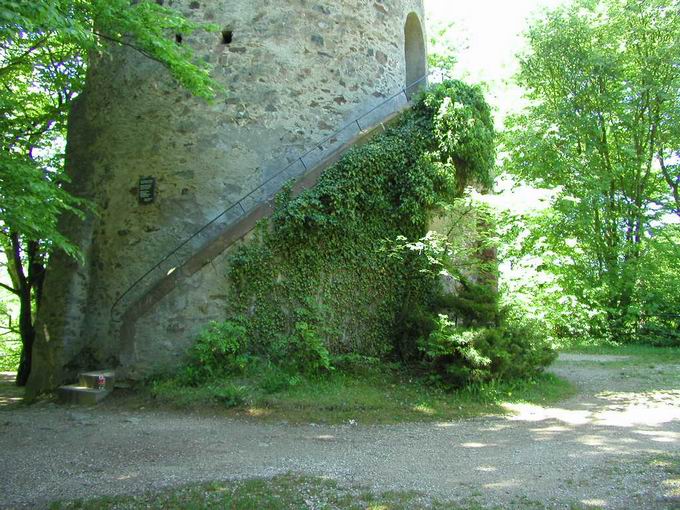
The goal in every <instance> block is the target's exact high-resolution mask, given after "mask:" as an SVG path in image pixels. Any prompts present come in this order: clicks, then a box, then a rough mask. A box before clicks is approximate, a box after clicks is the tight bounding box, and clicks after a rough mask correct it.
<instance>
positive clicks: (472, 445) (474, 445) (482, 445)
mask: <svg viewBox="0 0 680 510" xmlns="http://www.w3.org/2000/svg"><path fill="white" fill-rule="evenodd" d="M461 446H462V447H463V448H487V447H489V446H496V445H495V444H485V443H463V444H461Z"/></svg>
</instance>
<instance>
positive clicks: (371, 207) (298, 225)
mask: <svg viewBox="0 0 680 510" xmlns="http://www.w3.org/2000/svg"><path fill="white" fill-rule="evenodd" d="M494 160H495V149H494V131H493V122H492V119H491V114H490V110H489V107H488V105H487V103H486V102H485V100H484V98H483V95H482V93H481V91H480V89H479V88H478V87H473V86H469V85H466V84H464V83H462V82H460V81H448V82H445V83H443V84H441V85H438V86H436V87H434V88H433V89H431V90H429V91H428V92H426V93H425V94H423V95H422V96H421V97H420V98H419V99H418V100H417V102H416V104H415V106H414V108H413V109H412V110H411V111H409V112H407V113H405V114H403V115H402V117H401V118H400V119H399V121H398V122H397V123H396V124H394V125H393V126H392V127H390V128H389V129H388V130H387V131H386V132H385V133H384V134H382V135H381V136H379V137H377V138H375V139H373V140H372V141H370V142H369V143H367V144H366V145H363V146H361V147H357V148H355V149H353V150H352V151H350V152H349V153H348V154H347V155H346V156H345V157H344V158H343V159H342V160H341V161H340V162H339V163H338V164H336V165H335V166H333V167H332V168H330V169H328V170H326V172H325V173H324V174H323V176H322V177H321V179H320V181H319V183H318V184H317V185H316V186H315V187H314V188H312V189H310V190H307V191H305V192H303V193H302V194H301V195H299V196H298V197H296V198H294V199H291V198H290V197H289V194H288V193H287V191H286V190H284V191H283V192H282V193H281V194H280V196H279V198H278V204H277V211H276V212H275V214H274V215H273V216H272V217H271V218H270V219H269V220H267V221H266V222H265V223H263V224H262V225H260V227H259V229H258V231H257V233H256V235H255V236H254V238H253V239H252V240H251V241H250V242H249V243H247V244H244V245H243V246H242V247H240V248H239V250H238V251H237V252H236V253H235V254H234V255H233V257H232V260H231V264H230V274H229V278H230V282H231V284H230V287H231V288H230V299H229V303H230V308H231V309H230V314H231V315H232V316H233V317H235V318H236V317H238V318H239V320H241V321H243V324H244V325H245V327H246V329H247V331H248V337H249V338H250V342H252V345H251V349H252V350H253V351H255V352H261V353H265V352H270V351H271V349H272V348H273V347H274V348H275V347H276V345H277V344H279V343H285V342H289V341H290V339H291V337H294V336H295V335H296V334H300V330H301V327H302V328H303V329H304V331H309V330H312V331H313V333H314V335H315V336H318V337H319V338H322V339H323V340H324V342H325V343H326V347H327V348H328V349H329V350H330V351H331V352H332V353H334V354H342V353H360V354H365V355H373V356H381V355H384V354H386V353H388V352H393V351H395V350H398V348H399V346H398V345H395V343H396V342H397V341H396V340H395V339H396V338H398V334H397V331H398V329H399V327H400V324H399V317H400V315H402V314H403V313H404V308H405V307H409V306H411V304H413V303H419V304H423V303H427V302H428V301H429V300H432V299H435V296H436V293H437V291H438V289H439V281H440V280H439V278H438V275H437V272H436V271H431V270H430V269H431V268H432V265H433V260H432V257H433V254H432V252H431V249H432V246H431V245H430V246H428V247H426V246H425V244H426V243H425V244H423V246H422V249H419V248H418V246H419V245H418V244H417V243H422V242H423V241H422V239H423V238H424V237H425V236H426V234H427V230H428V225H429V224H430V221H431V219H432V218H433V217H434V216H435V215H436V214H437V213H438V212H441V210H442V209H443V208H445V207H446V205H447V204H452V203H453V202H454V200H455V199H456V198H458V197H461V196H462V194H463V191H464V189H465V188H466V187H467V186H469V185H475V186H478V187H479V186H482V187H484V186H488V185H489V184H490V181H491V175H490V172H491V169H492V167H493V164H494ZM406 245H409V247H410V248H411V249H409V250H404V249H403V248H404V246H406ZM414 246H415V249H413V247H414ZM428 250H429V251H428Z"/></svg>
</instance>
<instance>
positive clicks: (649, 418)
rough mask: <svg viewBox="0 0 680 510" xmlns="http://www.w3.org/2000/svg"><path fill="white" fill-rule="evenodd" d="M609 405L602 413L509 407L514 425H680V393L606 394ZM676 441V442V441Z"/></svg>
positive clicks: (517, 405)
mask: <svg viewBox="0 0 680 510" xmlns="http://www.w3.org/2000/svg"><path fill="white" fill-rule="evenodd" d="M598 398H600V399H601V400H604V401H606V402H607V403H606V404H605V405H603V406H601V407H600V409H597V408H596V409H593V410H569V409H561V408H555V407H541V406H537V405H533V404H513V403H506V404H503V407H504V408H505V409H506V410H507V411H509V412H510V413H511V414H512V416H510V417H509V418H508V420H510V421H528V422H542V421H546V420H556V421H558V422H561V423H565V424H568V425H573V426H579V425H586V424H592V425H602V426H606V427H640V426H647V427H655V426H659V425H662V424H665V423H669V422H672V421H680V391H657V392H647V393H602V394H600V395H598ZM676 440H677V438H673V439H672V441H676Z"/></svg>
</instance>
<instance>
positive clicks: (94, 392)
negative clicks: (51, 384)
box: [57, 384, 111, 406]
mask: <svg viewBox="0 0 680 510" xmlns="http://www.w3.org/2000/svg"><path fill="white" fill-rule="evenodd" d="M109 393H111V391H110V390H105V389H102V390H98V389H94V388H88V387H87V386H82V385H80V384H68V385H66V386H60V387H59V389H57V398H58V399H59V402H61V403H63V404H79V405H86V406H91V405H95V404H97V403H98V402H101V401H102V400H103V399H105V398H106V397H107V396H108V395H109Z"/></svg>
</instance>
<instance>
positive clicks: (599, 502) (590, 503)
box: [581, 499, 607, 508]
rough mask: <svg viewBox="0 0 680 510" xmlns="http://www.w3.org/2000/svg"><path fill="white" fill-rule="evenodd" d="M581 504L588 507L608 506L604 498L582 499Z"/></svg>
mask: <svg viewBox="0 0 680 510" xmlns="http://www.w3.org/2000/svg"><path fill="white" fill-rule="evenodd" d="M581 504H582V505H585V506H586V507H595V508H602V507H605V506H607V502H606V501H605V500H604V499H582V500H581Z"/></svg>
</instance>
